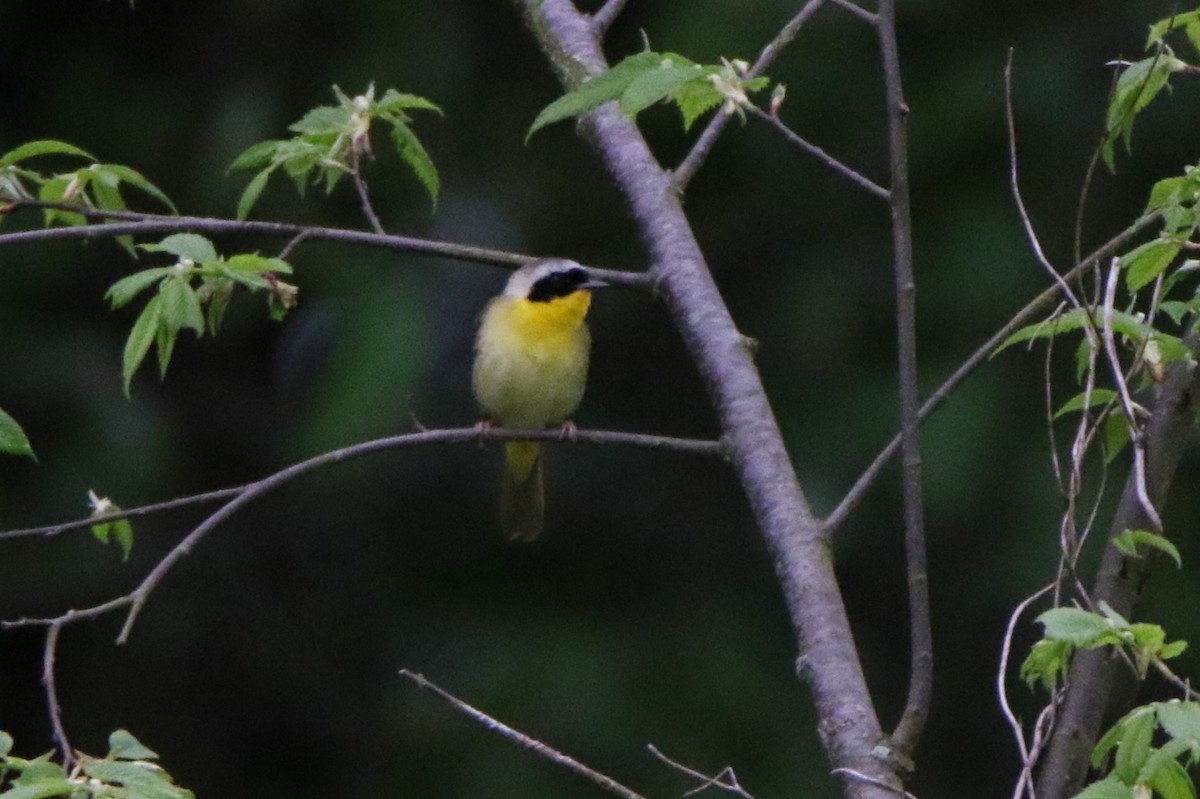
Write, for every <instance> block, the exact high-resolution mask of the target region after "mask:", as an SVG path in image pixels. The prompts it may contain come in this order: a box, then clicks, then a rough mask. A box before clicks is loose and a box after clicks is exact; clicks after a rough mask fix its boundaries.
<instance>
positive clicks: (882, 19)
mask: <svg viewBox="0 0 1200 799" xmlns="http://www.w3.org/2000/svg"><path fill="white" fill-rule="evenodd" d="M876 30H877V31H878V33H879V50H880V56H881V60H882V62H883V82H884V87H885V93H886V102H887V118H888V153H889V156H890V161H891V187H890V189H891V193H890V195H889V197H888V200H889V203H890V204H891V207H892V258H893V271H894V272H895V280H896V350H897V361H898V372H899V384H900V392H899V393H900V451H901V459H902V479H903V488H902V490H903V494H904V547H905V566H906V571H907V574H908V614H909V620H908V623H909V642H910V648H911V652H910V664H909V683H908V698H907V700H906V701H905V704H904V712H903V713H902V714H901V716H900V722H899V724H897V725H896V729H895V731H894V732H893V733H892V736H891V738H892V744H893V745H894V746H895V748H896V750H897V751H899V752H900V753H901V754H902V755H904V756H905V757H907V758H911V757H912V753H913V751H914V750H915V749H916V746H917V742H918V741H919V740H920V739H921V733H922V732H923V731H924V729H925V721H926V719H927V718H928V717H929V706H930V703H931V702H932V699H933V626H932V623H931V621H930V611H929V573H928V570H927V567H926V564H925V503H924V499H923V498H922V490H921V441H920V423H921V397H920V388H919V385H918V376H917V283H916V278H915V276H914V274H913V252H912V209H911V201H910V198H909V194H908V124H907V118H908V105H907V103H905V101H904V89H903V86H902V83H901V80H900V51H899V46H898V45H897V43H896V2H895V0H880V2H879V24H878V25H876Z"/></svg>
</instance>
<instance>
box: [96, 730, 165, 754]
mask: <svg viewBox="0 0 1200 799" xmlns="http://www.w3.org/2000/svg"><path fill="white" fill-rule="evenodd" d="M107 759H108V760H158V753H157V752H155V751H154V750H153V749H151V748H149V747H148V746H145V745H144V744H143V743H142V742H141V741H139V740H138V739H137V738H135V737H134V736H133V733H131V732H130V731H129V730H113V732H112V734H111V735H109V736H108V758H107Z"/></svg>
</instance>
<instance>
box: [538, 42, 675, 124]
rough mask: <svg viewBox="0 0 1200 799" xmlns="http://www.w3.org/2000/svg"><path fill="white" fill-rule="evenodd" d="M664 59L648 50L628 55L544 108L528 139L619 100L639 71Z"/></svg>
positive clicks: (655, 66)
mask: <svg viewBox="0 0 1200 799" xmlns="http://www.w3.org/2000/svg"><path fill="white" fill-rule="evenodd" d="M661 63H662V56H660V55H659V54H658V53H651V52H648V51H647V52H642V53H636V54H634V55H631V56H629V57H627V58H625V59H624V60H622V61H621V62H620V63H619V64H617V65H615V66H614V67H612V68H611V69H609V70H608V71H607V72H603V73H601V74H599V75H596V76H595V77H593V78H591V79H590V80H587V81H585V82H584V83H582V84H580V86H579V87H578V88H576V89H575V90H574V91H570V92H567V93H566V94H564V95H563V96H562V97H559V98H558V99H557V100H555V101H554V102H552V103H550V105H548V106H546V107H545V108H543V109H542V110H541V112H539V113H538V115H537V116H536V117H535V118H534V120H533V124H532V125H530V126H529V131H528V132H527V133H526V134H525V141H526V142H528V141H529V139H530V137H531V136H533V134H535V133H537V132H538V131H539V130H541V129H542V128H544V127H546V126H547V125H550V124H553V123H555V122H559V121H562V120H564V119H569V118H571V117H575V116H579V115H580V114H586V113H587V112H588V111H591V110H592V109H593V108H597V107H599V106H601V105H603V104H604V103H607V102H608V101H610V100H616V99H617V98H619V97H620V96H621V94H622V93H623V92H624V91H625V89H626V88H627V87H628V86H629V84H630V83H632V82H633V81H634V79H635V78H637V76H638V75H640V74H642V73H643V72H646V71H648V70H652V69H657V68H658V67H659V65H660V64H661Z"/></svg>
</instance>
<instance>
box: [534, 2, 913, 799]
mask: <svg viewBox="0 0 1200 799" xmlns="http://www.w3.org/2000/svg"><path fill="white" fill-rule="evenodd" d="M516 2H517V5H518V6H519V7H520V8H521V9H522V11H523V12H524V15H525V18H526V22H527V24H528V26H529V28H530V29H531V30H532V31H533V33H534V35H535V36H536V37H537V39H538V41H539V42H540V44H541V46H542V48H543V49H544V50H545V52H546V55H547V57H548V59H549V61H550V63H551V64H552V65H554V66H555V67H556V68H557V69H558V71H559V77H560V78H561V79H562V80H563V82H564V83H565V84H566V85H567V87H568V88H573V87H575V86H577V85H579V83H580V82H581V81H582V80H584V79H586V77H587V76H589V75H597V74H600V73H601V72H602V71H604V70H605V69H606V62H605V60H604V55H603V53H602V52H601V49H600V45H599V42H598V41H597V39H596V37H595V34H594V32H593V30H592V28H591V25H590V24H589V22H588V20H587V19H586V17H584V16H583V15H581V14H580V13H579V12H578V10H577V9H576V8H575V7H574V5H573V4H572V3H570V2H569V1H568V0H516ZM580 126H581V128H582V131H583V134H584V137H585V139H586V140H587V141H588V142H589V143H590V144H591V145H592V146H593V147H594V148H595V149H596V151H597V152H598V153H599V155H600V157H601V159H602V160H603V162H604V166H605V167H606V168H607V170H608V171H609V173H610V174H611V175H612V176H613V179H614V182H615V183H616V185H617V187H618V189H619V190H620V191H621V192H622V193H623V195H624V197H625V199H626V202H627V204H628V208H629V211H630V214H631V216H632V217H633V220H634V222H635V224H636V225H637V227H638V228H639V230H640V232H641V236H642V240H643V241H644V242H645V244H646V247H647V249H648V250H649V256H650V261H651V263H652V264H653V267H652V268H651V275H653V276H654V277H655V278H656V279H657V281H658V288H659V290H660V291H661V292H662V293H663V295H664V296H665V298H666V300H667V304H668V307H669V308H670V309H671V313H672V315H673V318H674V321H675V324H676V326H677V327H678V329H679V331H680V335H681V337H682V338H683V340H684V343H685V345H686V346H687V348H688V350H689V352H690V353H691V355H692V358H693V360H694V361H695V363H696V366H697V370H698V371H699V373H700V375H701V377H702V379H703V380H704V383H705V385H706V387H707V388H708V391H709V394H710V396H711V398H712V402H713V405H714V409H715V411H716V414H717V416H718V419H719V421H720V424H721V428H722V430H723V431H724V440H725V441H726V442H727V443H728V445H729V452H730V456H731V459H732V462H733V466H734V469H735V471H736V472H737V474H738V477H739V478H740V480H741V482H742V486H743V488H744V490H745V492H746V495H747V498H748V501H749V504H750V508H751V510H752V511H753V513H754V516H755V520H756V522H757V524H758V528H759V530H760V532H761V534H762V536H763V538H764V540H765V541H766V543H767V545H768V547H769V549H770V552H771V555H772V560H773V563H774V566H775V571H776V576H777V578H778V580H779V583H780V587H781V589H782V593H783V597H784V601H785V603H786V606H787V610H788V614H789V617H790V620H791V623H792V628H793V631H794V633H795V635H796V639H797V643H798V645H799V648H800V651H801V653H802V658H803V663H804V668H803V670H802V673H803V675H804V677H805V678H806V679H807V681H808V683H809V688H810V689H811V692H812V696H813V700H814V703H815V705H816V711H817V714H818V716H819V717H820V719H821V729H822V730H823V732H824V734H823V735H822V744H823V745H824V747H825V750H826V752H827V754H828V756H829V758H830V760H831V762H832V765H833V766H834V767H835V768H847V769H850V770H852V771H854V772H855V773H859V774H864V775H866V776H868V777H870V778H871V779H873V780H875V782H868V781H863V780H858V779H851V778H846V779H844V780H843V790H844V792H845V794H846V796H847V797H849V798H851V799H868V797H869V798H870V799H881V798H882V797H888V798H889V799H890V797H891V796H892V795H893V791H890V790H888V789H886V788H882V787H881V786H883V785H887V786H897V787H898V786H899V784H900V782H899V777H898V775H897V773H896V771H895V767H894V766H893V765H892V764H891V763H889V762H886V761H885V760H883V759H881V758H879V757H877V756H876V753H875V750H876V748H877V747H878V746H879V745H880V741H881V740H882V739H883V734H882V730H881V728H880V725H879V719H878V717H877V716H876V714H875V711H874V707H873V705H872V700H871V695H870V692H869V691H868V689H867V684H866V680H865V678H864V677H863V672H862V664H861V662H860V660H859V658H858V653H857V651H856V649H855V645H854V636H853V634H852V631H851V628H850V623H849V620H848V619H847V616H846V608H845V605H844V604H843V602H842V597H841V593H840V591H839V587H838V583H837V577H836V575H835V573H834V570H833V564H832V559H831V558H830V556H829V549H828V545H827V542H826V540H825V537H824V535H823V534H822V530H821V526H820V524H819V523H818V522H817V520H816V519H815V518H814V517H813V515H812V511H811V509H810V508H809V505H808V502H807V500H806V498H805V496H804V493H803V491H802V489H801V487H800V484H799V481H798V480H797V478H796V474H795V470H794V468H793V467H792V463H791V460H790V457H789V455H788V451H787V448H786V446H784V443H783V438H782V436H781V434H780V432H779V426H778V424H777V423H776V421H775V416H774V413H773V412H772V409H771V405H770V402H769V401H768V399H767V396H766V393H765V391H764V389H763V385H762V382H761V380H760V377H759V374H758V371H757V369H756V368H755V366H754V362H753V359H752V358H751V355H750V352H749V351H748V350H747V348H746V346H745V343H744V337H743V336H742V335H741V333H739V331H738V329H737V326H736V324H735V323H734V321H733V319H732V318H731V316H730V314H729V309H728V307H727V306H726V305H725V303H724V301H723V300H722V299H721V295H720V292H719V291H718V290H717V287H716V285H715V283H714V282H713V279H712V274H711V272H710V270H709V268H708V264H707V263H706V262H705V259H704V255H703V253H702V252H701V250H700V246H699V244H698V243H697V241H696V238H695V235H694V232H693V230H692V227H691V225H690V223H689V221H688V219H687V216H686V215H685V214H684V212H683V208H682V206H681V204H680V200H679V195H678V193H677V192H676V191H675V187H674V185H673V184H672V182H671V179H670V176H669V175H667V174H666V173H665V172H664V171H663V170H662V168H661V167H660V166H659V164H658V163H657V161H656V160H655V158H654V155H653V154H652V153H651V152H650V148H649V147H648V146H647V144H646V141H645V140H644V139H643V138H642V136H641V134H640V133H639V132H638V130H637V128H636V126H635V125H633V124H632V123H631V122H630V120H628V119H627V118H625V117H624V116H622V114H621V113H620V111H619V110H618V109H617V108H616V107H615V104H612V103H609V104H606V105H603V106H600V107H599V108H597V109H595V110H593V111H591V112H589V113H588V114H585V115H584V116H583V117H582V118H581V121H580Z"/></svg>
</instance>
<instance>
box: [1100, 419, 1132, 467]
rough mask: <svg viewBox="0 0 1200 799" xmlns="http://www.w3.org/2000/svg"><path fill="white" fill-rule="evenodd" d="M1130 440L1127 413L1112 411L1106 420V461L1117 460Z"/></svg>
mask: <svg viewBox="0 0 1200 799" xmlns="http://www.w3.org/2000/svg"><path fill="white" fill-rule="evenodd" d="M1129 441H1130V436H1129V420H1128V419H1126V418H1125V414H1123V413H1110V414H1109V415H1108V418H1107V419H1105V420H1104V462H1105V463H1112V462H1113V461H1114V460H1116V457H1117V456H1118V455H1120V454H1121V450H1123V449H1125V446H1126V445H1127V444H1129Z"/></svg>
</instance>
